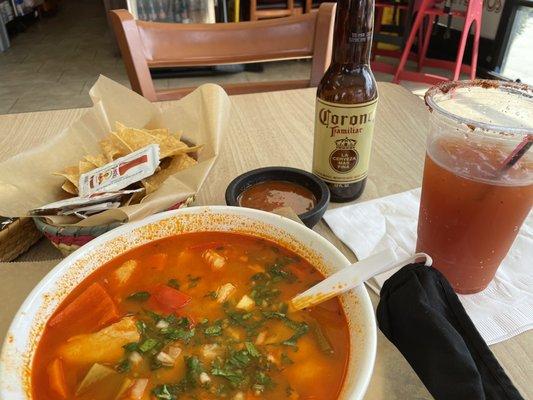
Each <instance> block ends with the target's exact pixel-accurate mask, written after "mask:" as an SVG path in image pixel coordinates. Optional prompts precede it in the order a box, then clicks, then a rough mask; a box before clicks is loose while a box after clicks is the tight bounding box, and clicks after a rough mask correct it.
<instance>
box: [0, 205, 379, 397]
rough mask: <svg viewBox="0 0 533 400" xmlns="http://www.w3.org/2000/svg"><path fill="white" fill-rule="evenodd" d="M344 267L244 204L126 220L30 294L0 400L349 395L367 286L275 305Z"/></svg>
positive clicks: (368, 337)
mask: <svg viewBox="0 0 533 400" xmlns="http://www.w3.org/2000/svg"><path fill="white" fill-rule="evenodd" d="M348 264H349V262H348V260H347V259H346V258H345V257H344V256H343V255H342V253H340V252H339V251H338V250H337V249H336V248H335V247H334V246H333V245H331V244H330V243H329V242H328V241H327V240H325V239H324V238H322V237H321V236H319V235H318V234H316V233H315V232H313V231H311V230H310V229H307V228H305V227H304V226H302V225H301V224H299V223H296V222H294V221H291V220H289V219H287V218H284V217H281V216H278V215H275V214H270V213H266V212H262V211H258V210H253V209H246V208H238V207H225V206H219V207H194V208H190V209H184V210H175V211H170V212H166V213H162V214H158V215H155V216H152V217H149V218H147V219H145V220H143V221H139V222H136V223H132V224H127V225H125V226H123V227H120V228H117V229H115V230H113V231H111V232H109V233H107V234H105V235H102V236H101V237H99V238H97V239H95V240H94V241H91V242H90V243H89V244H87V245H85V246H83V247H82V248H81V249H79V250H78V251H76V252H75V253H73V254H72V255H70V256H69V257H67V258H66V259H65V260H63V261H62V262H61V263H60V264H59V265H58V266H56V267H55V268H54V269H53V270H52V271H51V272H50V273H49V274H48V275H47V276H46V277H45V278H44V279H43V280H42V281H41V282H40V283H39V285H38V286H37V287H36V288H35V289H34V290H33V291H32V293H31V294H30V295H29V297H28V298H27V300H26V301H25V302H24V304H23V305H22V306H21V308H20V310H19V312H18V313H17V315H16V317H15V319H14V321H13V323H12V325H11V327H10V329H9V331H8V334H7V337H6V340H5V343H4V346H3V349H2V354H1V365H0V398H4V399H10V400H18V399H21V400H22V399H24V400H29V399H32V400H51V399H69V400H89V399H91V400H107V399H110V400H126V399H127V400H132V399H133V400H148V399H150V400H153V399H155V400H174V399H192V398H194V399H218V398H227V399H233V400H241V399H262V398H264V399H301V400H305V399H307V400H311V399H339V400H340V399H360V398H362V397H363V395H364V392H365V390H366V387H367V385H368V382H369V380H370V376H371V373H372V368H373V365H374V359H375V352H376V328H375V320H374V313H373V309H372V305H371V302H370V299H369V297H368V293H367V292H366V289H365V288H364V287H363V286H360V287H358V288H356V289H354V290H351V291H349V292H347V293H346V294H344V295H342V296H340V297H339V298H335V299H332V300H329V301H328V302H325V303H323V304H321V305H318V306H316V307H313V308H310V309H304V310H301V311H293V310H291V309H290V307H289V306H288V304H289V301H290V299H291V298H292V297H293V296H294V295H296V294H297V293H299V292H301V291H303V290H305V289H306V288H308V287H310V286H312V285H313V284H315V283H316V282H318V281H319V280H321V279H323V277H324V276H325V275H328V274H331V273H333V272H335V271H337V270H338V269H340V268H343V267H345V266H346V265H348Z"/></svg>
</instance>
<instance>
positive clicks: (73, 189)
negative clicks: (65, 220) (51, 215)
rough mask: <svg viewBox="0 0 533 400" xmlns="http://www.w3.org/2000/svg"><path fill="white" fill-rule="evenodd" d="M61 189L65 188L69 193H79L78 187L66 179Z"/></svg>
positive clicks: (75, 194)
mask: <svg viewBox="0 0 533 400" xmlns="http://www.w3.org/2000/svg"><path fill="white" fill-rule="evenodd" d="M61 189H63V190H64V191H65V192H67V193H70V194H73V195H74V196H77V195H78V189H77V188H76V186H74V184H73V183H72V182H70V181H65V183H63V185H62V186H61Z"/></svg>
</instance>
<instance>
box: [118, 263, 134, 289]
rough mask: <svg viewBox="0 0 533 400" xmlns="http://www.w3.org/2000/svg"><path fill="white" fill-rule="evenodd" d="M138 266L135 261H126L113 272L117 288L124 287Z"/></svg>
mask: <svg viewBox="0 0 533 400" xmlns="http://www.w3.org/2000/svg"><path fill="white" fill-rule="evenodd" d="M138 265H139V262H138V261H137V260H128V261H126V262H125V263H124V264H122V265H121V266H120V267H118V268H117V269H116V270H115V271H114V272H113V276H114V277H115V279H116V280H117V282H118V284H119V286H122V285H125V284H126V283H127V282H128V281H129V280H130V278H131V276H132V275H133V273H134V272H135V269H136V268H137V266H138Z"/></svg>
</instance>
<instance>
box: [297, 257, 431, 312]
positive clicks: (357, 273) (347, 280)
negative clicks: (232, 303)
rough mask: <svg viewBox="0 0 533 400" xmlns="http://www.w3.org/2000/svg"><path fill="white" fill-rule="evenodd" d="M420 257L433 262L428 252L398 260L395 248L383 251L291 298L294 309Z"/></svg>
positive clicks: (428, 262)
mask: <svg viewBox="0 0 533 400" xmlns="http://www.w3.org/2000/svg"><path fill="white" fill-rule="evenodd" d="M420 258H425V260H426V261H425V265H426V266H428V267H429V266H431V264H432V263H433V260H432V259H431V257H430V256H429V255H427V254H426V253H417V254H415V255H413V256H411V257H408V258H404V259H402V260H398V256H397V255H396V252H395V251H394V250H393V249H387V250H384V251H381V252H379V253H377V254H375V255H373V256H370V257H368V258H365V259H364V260H361V261H359V262H357V263H355V264H351V265H349V266H347V267H346V268H343V269H341V270H340V271H339V272H337V273H335V274H333V275H331V276H329V277H328V278H326V279H324V280H323V281H321V282H319V283H317V284H316V285H315V286H313V287H311V288H309V289H307V290H306V291H305V292H303V293H300V294H299V295H297V296H295V297H294V298H293V299H292V300H291V307H292V309H294V310H301V309H302V308H306V307H311V306H314V305H317V304H319V303H322V302H323V301H326V300H329V299H331V298H332V297H335V296H338V295H340V294H342V293H344V292H346V291H348V290H350V289H353V288H354V287H356V286H358V285H361V284H362V283H364V282H365V281H367V280H368V279H370V278H372V277H374V276H376V275H378V274H381V273H382V272H386V271H390V270H391V269H394V268H397V267H403V266H404V265H407V264H410V263H413V262H415V261H416V260H418V259H420Z"/></svg>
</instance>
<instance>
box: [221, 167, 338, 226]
mask: <svg viewBox="0 0 533 400" xmlns="http://www.w3.org/2000/svg"><path fill="white" fill-rule="evenodd" d="M265 181H285V182H291V183H295V184H297V185H300V186H303V187H304V188H306V189H308V190H310V191H311V192H312V193H313V194H314V195H315V198H316V205H315V206H314V207H313V208H312V209H311V210H309V211H307V212H305V213H303V214H299V215H298V217H299V218H300V219H301V220H302V222H303V223H304V224H305V225H306V226H307V227H308V228H312V227H313V226H315V225H316V224H317V223H318V221H320V219H321V218H322V216H323V215H324V213H325V212H326V209H327V208H328V204H329V199H330V194H329V189H328V187H327V185H326V184H325V183H324V182H323V181H322V180H321V179H320V178H318V177H317V176H315V175H313V174H311V173H310V172H307V171H304V170H301V169H298V168H290V167H265V168H258V169H254V170H252V171H249V172H246V173H244V174H242V175H239V176H238V177H236V178H235V179H234V180H233V181H231V183H230V184H229V185H228V188H227V189H226V204H227V205H228V206H237V207H241V205H240V204H239V196H240V194H241V193H242V192H244V191H245V190H246V189H248V188H249V187H251V186H253V185H255V184H258V183H261V182H265Z"/></svg>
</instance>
